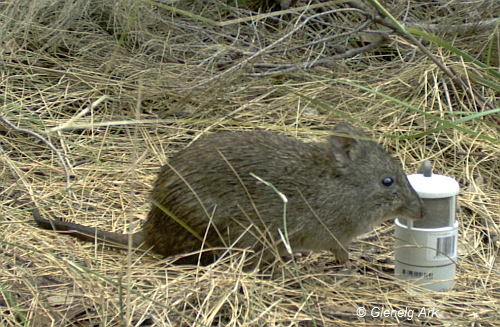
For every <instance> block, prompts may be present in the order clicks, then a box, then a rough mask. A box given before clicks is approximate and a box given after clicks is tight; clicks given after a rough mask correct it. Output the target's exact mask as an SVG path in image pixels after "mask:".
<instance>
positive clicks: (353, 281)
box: [0, 0, 500, 326]
mask: <svg viewBox="0 0 500 327" xmlns="http://www.w3.org/2000/svg"><path fill="white" fill-rule="evenodd" d="M401 3H404V5H400V6H399V5H396V6H394V5H392V7H389V9H390V11H391V13H392V14H393V15H394V16H395V17H396V18H397V19H398V20H400V21H403V20H406V21H407V22H408V24H411V23H418V22H422V21H425V22H429V21H433V20H441V22H442V24H440V26H445V27H446V26H451V25H455V26H459V25H461V24H462V23H463V22H466V23H474V22H479V21H490V20H491V19H492V18H493V17H494V16H493V14H494V13H495V12H496V13H498V12H500V6H499V4H498V3H497V2H496V1H482V2H481V3H480V4H477V3H475V2H474V3H473V2H469V1H449V2H446V3H447V4H446V5H441V6H440V5H438V3H436V2H433V3H429V2H423V1H413V2H410V3H412V6H407V5H406V2H401ZM443 3H444V1H443ZM171 5H172V6H173V7H169V6H170V5H167V4H161V3H156V2H153V1H149V0H143V1H132V0H103V1H89V0H76V1H67V0H53V1H44V0H36V1H3V2H0V23H1V24H2V25H1V28H0V40H1V41H2V48H1V49H0V51H1V53H0V66H1V72H0V74H1V77H2V78H1V85H0V88H1V90H2V93H3V95H2V96H1V98H2V111H1V116H2V117H3V118H4V119H6V120H8V121H10V122H12V123H13V124H14V125H15V126H17V127H19V128H21V129H24V130H27V131H32V132H35V133H37V134H39V135H41V136H43V137H44V138H46V139H47V140H48V141H49V142H50V143H51V144H53V145H54V147H55V148H56V149H57V150H58V151H59V153H60V155H61V158H64V159H63V162H64V164H63V162H61V160H60V159H59V158H58V157H57V155H56V153H55V152H54V151H53V150H51V149H50V148H49V147H48V145H47V144H46V143H44V142H42V141H40V139H38V138H36V137H34V136H33V135H30V134H26V133H23V132H20V131H16V130H15V129H12V128H10V127H9V126H8V125H7V124H6V123H5V122H3V124H2V125H0V126H1V127H0V138H1V156H0V158H1V159H2V160H1V166H0V167H1V172H2V175H1V176H2V177H1V181H2V183H1V189H0V190H1V192H0V195H1V196H0V199H1V203H2V207H1V217H2V220H1V229H0V237H1V243H0V244H1V247H0V249H1V250H0V251H1V252H0V253H1V258H2V260H1V266H0V267H1V268H0V269H1V272H0V294H1V296H0V305H1V310H2V314H1V318H0V324H1V325H3V326H18V325H24V326H70V325H81V326H97V325H102V326H118V325H120V326H121V325H130V326H150V325H151V326H315V325H316V326H365V325H366V326H379V325H390V326H396V325H397V326H415V325H417V326H421V325H426V326H438V325H439V326H500V319H499V316H500V314H499V310H500V308H499V304H498V302H499V299H500V282H499V280H500V278H499V267H498V262H497V261H496V256H497V253H498V249H499V247H498V246H499V242H500V240H499V239H498V235H500V233H499V230H498V226H499V225H500V215H499V213H500V163H499V158H500V151H499V145H498V140H499V139H500V129H499V127H498V122H499V118H498V114H496V116H495V115H487V116H484V117H476V118H474V117H473V119H470V120H468V121H466V122H463V123H461V124H459V127H464V128H466V129H467V130H466V131H464V130H460V129H458V128H444V129H440V130H437V131H434V132H432V133H429V134H424V135H420V136H419V135H418V133H420V132H424V131H431V130H432V129H433V128H435V127H436V126H438V127H439V126H441V124H440V123H438V122H436V119H435V118H440V119H442V120H444V121H448V122H452V121H455V120H457V119H459V118H461V117H465V116H467V115H472V114H475V113H478V112H479V113H484V112H486V111H487V110H488V107H483V108H480V107H479V105H480V104H481V103H484V102H482V101H483V100H485V101H487V103H489V104H490V105H491V107H499V97H500V92H499V90H498V89H495V88H494V87H492V86H491V85H490V86H488V85H485V84H484V83H481V82H480V81H479V80H478V79H477V78H474V76H475V75H474V74H473V73H476V74H480V73H482V71H481V70H480V69H479V68H478V67H477V66H475V65H473V64H471V63H468V62H465V61H463V60H461V58H459V57H458V56H456V55H454V54H451V53H450V52H449V51H447V50H444V49H443V48H441V47H438V46H436V45H435V44H432V43H431V44H427V47H428V49H429V50H430V51H431V53H432V54H433V56H435V58H438V59H439V60H441V61H442V62H444V63H445V64H446V66H448V67H450V68H453V69H454V70H455V71H457V72H460V73H461V74H462V76H464V78H465V80H466V81H468V82H469V83H470V86H471V87H472V88H474V89H475V90H476V91H477V94H476V95H477V97H472V96H471V95H470V94H468V93H467V92H465V91H464V89H462V88H460V87H458V86H456V85H454V84H453V83H451V82H450V80H449V79H448V78H447V77H446V76H444V74H443V73H442V71H441V70H440V69H439V68H438V67H437V66H436V65H435V64H434V63H433V62H432V61H431V60H430V59H429V57H426V56H424V55H422V54H421V53H420V52H419V51H417V50H416V48H415V46H414V45H412V44H410V43H408V42H407V41H405V40H404V39H403V38H401V36H398V35H396V34H395V33H392V32H390V31H388V30H386V31H385V32H384V35H383V38H382V39H383V40H386V42H385V43H384V46H382V47H378V48H377V49H375V50H374V49H370V44H373V43H362V40H366V38H369V37H370V35H371V36H373V31H375V28H376V26H374V25H373V24H372V23H370V22H369V21H366V18H365V16H364V15H363V14H362V13H360V9H352V8H350V7H349V6H336V5H335V4H333V2H331V3H327V4H324V5H323V6H322V9H321V10H319V9H315V10H312V9H308V10H303V9H300V8H299V9H297V8H292V9H291V10H289V13H288V14H287V15H284V16H281V15H276V14H273V15H274V16H271V17H268V18H263V17H264V16H259V15H257V14H256V13H253V14H252V15H253V16H254V19H253V20H252V21H249V20H248V17H249V16H250V12H249V11H247V10H245V9H244V8H234V7H229V6H226V5H224V4H222V3H219V2H215V1H214V2H210V1H195V2H187V1H186V2H182V3H176V4H171ZM299 5H300V4H299ZM398 6H399V7H398ZM174 7H175V8H174ZM181 9H182V10H184V11H186V12H187V13H186V12H184V11H180V10H181ZM189 13H192V14H189ZM326 13H328V14H326ZM451 13H453V15H450V14H451ZM193 14H196V15H198V16H195V15H193ZM213 22H223V23H222V24H221V23H218V24H214V23H213ZM363 24H364V25H363ZM493 26H494V25H493ZM377 28H380V26H378V27H377ZM450 28H451V27H450ZM445 30H446V29H445ZM370 31H371V32H370ZM358 32H359V33H361V34H358ZM441 35H442V36H443V38H444V39H446V40H447V41H448V42H452V43H453V44H454V46H456V47H457V48H459V49H461V50H462V51H465V52H467V53H469V54H471V55H473V56H474V57H476V58H478V59H479V60H480V61H482V62H485V63H488V64H489V65H490V66H496V67H497V68H496V69H497V71H498V66H499V58H498V52H499V51H498V49H499V47H500V46H499V32H498V26H497V29H494V28H487V29H478V30H476V31H474V32H470V31H469V32H466V33H459V34H441ZM378 40H380V39H378V38H375V39H374V41H373V40H372V41H373V42H375V43H376V42H378ZM361 46H368V47H367V48H366V49H365V51H359V53H355V54H353V53H352V51H354V52H357V50H356V49H357V48H358V47H361ZM491 49H493V51H491ZM350 51H351V52H350ZM342 81H343V82H349V83H353V84H358V85H362V86H364V87H366V88H369V89H370V90H376V91H378V92H382V93H384V94H386V95H388V96H392V97H395V98H397V99H399V100H400V101H403V102H404V103H406V104H408V105H413V106H415V107H417V108H418V109H420V110H422V111H424V112H425V113H427V114H429V115H431V116H424V115H423V114H422V113H420V112H416V111H414V110H412V109H409V108H406V107H403V106H401V105H399V104H397V103H394V102H393V101H390V100H389V99H387V98H384V97H380V96H376V95H374V94H373V93H370V92H367V91H365V90H362V89H360V88H358V87H353V86H349V85H346V84H344V83H341V82H342ZM496 83H497V85H498V80H496ZM102 96H105V98H101V97H102ZM98 99H100V100H99V101H97V100H98ZM310 99H314V101H310ZM92 104H94V105H92ZM87 110H88V111H87ZM345 119H347V120H350V121H352V122H355V123H359V124H362V125H363V126H365V127H367V128H369V129H371V130H372V131H373V134H374V137H375V138H376V139H378V140H379V141H380V142H381V143H383V144H384V146H385V147H386V148H387V149H388V150H389V151H390V152H391V153H393V154H394V155H395V156H397V157H399V158H400V159H401V161H402V162H403V164H404V166H405V168H406V169H407V171H408V172H414V171H415V170H416V169H417V168H418V166H419V165H420V163H421V162H422V161H423V160H424V159H427V158H430V159H431V160H433V162H434V170H435V172H437V173H440V174H445V175H449V176H453V177H454V178H456V179H457V180H458V181H459V183H460V185H461V192H460V196H459V204H460V210H459V212H458V219H459V221H460V238H459V246H460V248H459V259H458V266H457V282H456V285H455V287H454V288H453V290H451V291H450V292H444V293H432V292H422V293H416V292H415V291H414V289H413V288H412V287H409V286H408V285H404V284H403V283H401V282H399V281H397V280H395V279H394V277H393V237H392V234H389V235H384V236H380V237H379V238H378V239H375V240H374V241H370V242H368V241H366V242H363V241H358V242H355V243H354V244H353V245H352V247H351V258H352V263H353V269H352V271H350V272H347V271H344V270H341V269H339V268H338V267H335V266H334V265H333V264H332V257H331V256H330V255H328V254H315V255H313V256H311V257H309V258H306V259H304V260H302V261H300V262H299V263H298V266H297V267H294V266H293V265H292V264H287V265H276V266H275V267H274V269H275V273H274V276H273V277H272V278H270V277H269V276H268V275H266V276H262V275H259V274H258V272H248V271H243V270H242V269H241V268H242V260H243V259H242V258H244V256H241V255H235V256H234V257H231V258H225V259H224V260H222V261H221V262H218V263H216V264H214V265H211V266H209V267H186V266H173V265H170V264H169V261H170V259H168V258H167V259H163V260H161V259H159V258H155V257H154V256H152V255H141V254H135V253H126V252H118V251H113V250H110V249H106V248H102V247H99V246H95V245H93V244H88V243H82V242H79V241H76V240H74V239H72V238H69V237H65V236H56V235H55V234H54V233H53V232H50V231H45V230H40V229H39V228H37V227H35V226H34V224H33V221H32V218H31V215H30V211H29V209H30V208H32V207H33V206H37V207H39V208H41V210H42V212H43V213H44V215H50V214H53V215H55V216H58V217H63V218H67V219H71V220H75V221H78V222H79V223H82V224H85V225H89V226H99V227H101V228H103V229H106V230H110V231H118V232H126V231H131V230H134V229H136V228H139V226H140V221H141V220H142V219H144V217H145V215H146V213H147V211H148V208H149V204H148V202H147V197H148V192H149V190H150V188H151V185H152V182H153V180H154V178H155V174H156V172H157V170H158V168H159V167H160V166H161V165H162V164H164V163H165V162H166V161H167V160H168V157H170V156H171V155H172V154H174V153H175V152H176V151H178V150H179V149H181V148H183V147H185V146H187V145H188V144H189V142H190V141H192V140H193V139H195V138H197V137H199V136H200V135H201V134H203V133H207V132H213V131H216V130H222V129H254V128H264V129H272V130H276V131H278V132H280V133H285V134H290V135H294V136H296V137H299V138H304V139H314V138H317V137H321V136H322V135H325V134H328V132H329V130H330V129H331V127H332V126H333V125H334V124H335V122H338V121H341V120H345ZM468 131H470V132H468ZM408 135H410V136H411V135H415V137H409V138H405V136H408ZM485 137H488V138H489V139H490V140H488V139H485ZM495 140H496V141H495ZM65 166H66V170H67V173H66V172H65V168H64V167H65ZM68 186H69V188H68ZM382 228H389V225H387V226H384V227H382ZM379 231H380V230H379ZM358 307H364V308H367V309H368V310H371V309H372V308H385V309H395V310H399V309H405V308H407V309H409V310H415V313H414V316H413V318H412V319H406V318H405V317H402V318H395V317H385V318H381V317H370V316H367V317H364V318H361V317H358V316H357V314H356V308H358ZM421 308H427V309H431V308H435V309H436V310H439V314H438V315H437V316H431V317H425V316H420V317H417V314H418V310H420V309H421Z"/></svg>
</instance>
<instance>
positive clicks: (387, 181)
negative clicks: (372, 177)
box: [382, 177, 394, 187]
mask: <svg viewBox="0 0 500 327" xmlns="http://www.w3.org/2000/svg"><path fill="white" fill-rule="evenodd" d="M382 184H383V185H384V186H387V187H389V186H391V185H392V184H394V179H392V177H385V178H384V179H383V180H382Z"/></svg>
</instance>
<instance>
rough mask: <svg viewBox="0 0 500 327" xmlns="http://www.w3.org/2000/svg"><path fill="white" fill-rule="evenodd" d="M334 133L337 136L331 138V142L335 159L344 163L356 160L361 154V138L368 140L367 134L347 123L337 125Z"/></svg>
mask: <svg viewBox="0 0 500 327" xmlns="http://www.w3.org/2000/svg"><path fill="white" fill-rule="evenodd" d="M333 131H334V132H335V134H336V135H332V136H330V138H329V141H330V144H331V145H332V146H333V155H334V156H335V158H336V159H337V160H338V161H339V162H342V163H346V162H347V161H350V160H354V159H355V158H356V155H357V154H358V153H359V152H360V140H359V138H366V135H365V133H364V132H363V131H362V130H360V129H357V128H355V127H354V126H352V125H351V124H347V123H341V124H337V125H336V126H335V128H334V129H333Z"/></svg>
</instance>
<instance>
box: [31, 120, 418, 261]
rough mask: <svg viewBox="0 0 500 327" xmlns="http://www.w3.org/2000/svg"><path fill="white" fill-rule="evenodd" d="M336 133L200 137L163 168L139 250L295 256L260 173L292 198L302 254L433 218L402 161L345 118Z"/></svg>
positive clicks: (294, 232) (107, 236)
mask: <svg viewBox="0 0 500 327" xmlns="http://www.w3.org/2000/svg"><path fill="white" fill-rule="evenodd" d="M335 132H336V133H337V134H338V133H342V134H344V135H335V136H330V137H329V138H328V139H327V140H325V141H323V142H319V143H305V142H301V141H298V140H295V139H293V138H289V137H285V136H282V135H279V134H276V133H272V132H266V131H252V132H218V133H215V134H212V135H208V136H206V137H203V138H201V139H200V140H197V141H195V142H194V143H193V144H192V145H191V146H189V147H187V148H185V149H183V150H182V151H180V152H178V153H177V154H176V155H175V156H174V157H173V158H171V160H170V161H169V163H168V164H167V165H165V166H163V167H162V169H161V170H160V172H159V175H158V178H157V180H156V182H155V184H154V187H153V190H152V193H151V198H152V202H153V204H152V207H151V210H150V212H149V214H148V217H147V219H146V221H145V223H144V225H143V229H142V232H140V233H136V234H133V235H132V241H133V242H132V244H133V246H134V247H137V248H142V249H151V250H152V251H154V252H156V253H159V254H161V255H163V256H173V255H178V254H185V253H188V252H195V251H198V250H200V249H201V248H202V247H204V248H210V247H216V248H228V247H231V246H232V247H236V248H251V249H253V250H256V251H257V252H260V250H264V251H262V252H261V254H262V255H263V256H262V259H263V260H264V261H266V262H267V261H270V260H272V258H273V257H274V254H273V251H272V249H273V248H274V249H277V250H278V251H275V252H274V253H280V254H286V251H285V250H284V249H285V247H284V246H283V245H282V244H278V243H280V241H281V237H280V234H279V233H278V230H279V229H280V230H281V231H284V219H283V217H284V212H283V208H284V206H283V201H282V199H281V198H280V196H279V195H278V194H277V193H276V192H275V191H274V190H273V189H272V188H271V187H270V186H268V185H266V184H264V183H262V182H260V181H258V179H256V178H255V177H253V176H252V175H251V174H254V175H256V176H258V177H260V178H261V179H263V180H265V181H266V182H269V183H271V184H272V185H274V187H275V188H276V189H277V190H279V191H280V192H282V193H283V194H284V195H285V196H286V197H287V199H288V203H287V210H286V225H287V230H288V237H289V240H290V243H291V246H292V249H293V251H294V252H298V251H318V250H329V251H332V252H334V253H335V254H336V255H337V258H338V259H339V261H341V262H344V263H347V261H348V253H347V251H346V247H347V245H348V243H349V242H350V241H351V240H352V239H353V238H354V237H356V236H358V235H361V234H363V233H366V232H368V231H370V230H371V229H372V228H373V227H375V226H377V225H378V224H380V223H381V222H382V221H384V220H387V219H392V218H395V217H405V218H408V219H420V218H422V217H423V215H424V207H423V203H422V201H421V200H420V198H419V197H418V195H417V194H416V193H415V191H414V190H413V189H412V188H411V186H410V185H409V184H408V181H407V179H406V176H405V174H404V172H403V169H402V168H401V165H400V164H399V163H398V162H396V161H395V160H394V159H393V158H391V156H390V155H389V154H388V153H387V152H385V151H384V150H383V149H382V148H381V147H380V146H379V145H378V144H376V143H375V142H373V141H369V140H366V139H365V138H366V135H365V134H364V133H363V132H361V131H360V130H358V129H356V128H354V127H352V126H351V125H348V124H339V125H337V126H336V127H335ZM388 178H391V179H392V181H393V183H392V184H391V183H390V181H391V179H388ZM384 182H385V184H387V185H384ZM156 204H160V205H161V206H163V207H164V208H166V209H167V210H168V211H169V213H168V214H167V213H165V212H164V211H163V210H162V208H160V207H159V206H157V205H156ZM172 216H175V217H177V218H178V219H180V220H182V221H183V222H184V223H185V224H186V225H187V226H189V228H191V229H192V230H193V231H194V233H193V232H191V231H188V230H187V229H186V228H185V226H182V225H181V224H179V223H178V222H176V220H175V219H173V218H172ZM35 220H36V221H37V222H38V224H39V225H40V226H42V227H44V228H49V229H52V228H54V229H56V230H69V231H76V232H74V233H73V234H74V235H75V236H78V237H80V238H83V239H85V240H95V237H94V236H97V237H98V238H99V239H101V240H104V241H105V243H107V244H109V243H117V244H119V245H123V246H126V245H127V244H128V235H122V234H117V233H108V232H102V231H96V230H95V229H93V228H88V227H84V226H81V225H78V224H72V223H68V222H63V221H60V220H51V221H48V220H46V219H43V218H41V217H40V216H39V215H38V214H35ZM195 235H196V236H195ZM198 237H199V238H201V239H202V240H200V239H199V238H198ZM141 244H142V245H141ZM219 253H220V251H217V252H213V253H211V252H210V251H208V252H205V253H204V254H203V255H202V256H200V257H199V256H198V255H193V256H188V257H185V258H184V259H183V260H182V261H181V262H182V263H194V262H196V261H197V260H198V259H201V262H202V263H208V262H211V261H213V259H214V254H219Z"/></svg>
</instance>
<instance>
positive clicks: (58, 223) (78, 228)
mask: <svg viewBox="0 0 500 327" xmlns="http://www.w3.org/2000/svg"><path fill="white" fill-rule="evenodd" d="M33 219H35V222H36V223H37V225H38V226H40V227H41V228H44V229H48V230H55V231H58V232H66V233H64V234H68V235H71V236H73V237H76V238H78V239H80V240H82V241H86V242H96V241H97V242H99V243H101V244H104V245H107V246H112V247H115V248H122V249H123V248H128V246H129V237H131V238H132V247H133V248H136V249H140V248H141V245H142V243H143V241H144V239H143V236H142V232H137V233H134V234H131V235H130V234H121V233H113V232H106V231H102V230H99V229H97V228H93V227H87V226H83V225H80V224H75V223H72V222H69V221H62V220H60V219H57V218H55V219H52V220H49V219H45V218H42V216H40V211H39V210H38V209H37V208H34V209H33Z"/></svg>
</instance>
